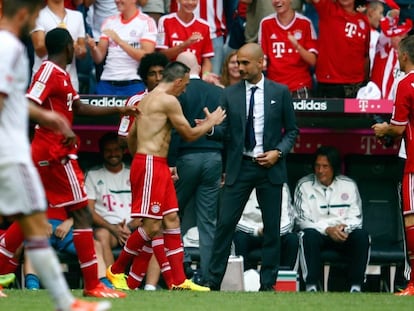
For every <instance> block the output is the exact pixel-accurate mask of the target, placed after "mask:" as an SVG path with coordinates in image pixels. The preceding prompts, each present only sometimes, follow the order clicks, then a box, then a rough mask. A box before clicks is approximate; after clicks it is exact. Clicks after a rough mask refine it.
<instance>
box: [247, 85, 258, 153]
mask: <svg viewBox="0 0 414 311" xmlns="http://www.w3.org/2000/svg"><path fill="white" fill-rule="evenodd" d="M256 90H257V86H252V87H251V88H250V93H251V94H250V104H249V114H248V115H247V122H246V135H245V138H244V147H245V148H246V150H247V151H252V150H253V149H254V147H255V146H256V138H255V136H254V124H253V108H254V92H256Z"/></svg>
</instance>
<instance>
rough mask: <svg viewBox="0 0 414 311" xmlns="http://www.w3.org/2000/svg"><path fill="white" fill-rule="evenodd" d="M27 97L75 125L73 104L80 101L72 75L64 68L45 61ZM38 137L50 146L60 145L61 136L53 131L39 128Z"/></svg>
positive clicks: (35, 76) (34, 78)
mask: <svg viewBox="0 0 414 311" xmlns="http://www.w3.org/2000/svg"><path fill="white" fill-rule="evenodd" d="M26 97H27V98H29V99H31V100H33V101H34V102H36V103H38V104H39V105H41V106H42V107H43V108H45V109H49V110H53V111H56V112H58V113H60V114H62V115H63V116H65V117H66V119H68V121H69V122H70V123H71V124H72V123H73V111H72V104H73V101H74V100H77V99H79V94H78V93H77V92H76V91H75V89H74V88H73V86H72V83H71V81H70V75H69V74H68V73H67V72H66V71H65V70H64V69H62V68H60V67H59V66H57V65H56V64H54V63H53V62H50V61H44V62H43V63H42V65H41V67H40V68H39V70H38V71H37V72H36V74H35V75H34V77H33V81H32V84H31V85H30V87H29V90H28V92H27V94H26ZM36 135H41V136H43V139H44V140H46V141H47V142H48V143H50V144H58V143H60V141H61V139H60V137H61V135H60V134H55V133H54V132H53V131H51V130H49V129H47V128H44V127H41V126H40V127H39V128H38V129H37V130H36Z"/></svg>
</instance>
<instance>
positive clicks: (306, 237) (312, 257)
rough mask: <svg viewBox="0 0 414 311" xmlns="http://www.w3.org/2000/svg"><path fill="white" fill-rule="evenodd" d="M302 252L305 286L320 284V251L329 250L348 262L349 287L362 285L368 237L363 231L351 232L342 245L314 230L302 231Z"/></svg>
mask: <svg viewBox="0 0 414 311" xmlns="http://www.w3.org/2000/svg"><path fill="white" fill-rule="evenodd" d="M303 233H304V234H303V236H302V243H303V245H302V251H303V256H304V260H305V262H304V268H303V270H304V271H302V272H303V276H304V279H305V282H306V284H307V285H318V284H320V282H321V268H322V261H321V251H323V250H326V249H330V250H335V251H338V252H340V253H341V254H342V255H343V256H344V258H345V259H346V260H347V261H348V263H349V264H348V275H347V278H348V282H349V285H360V286H362V284H363V283H364V278H365V269H366V266H367V264H368V254H369V245H370V244H369V243H370V242H369V235H368V232H367V231H366V230H364V229H356V230H354V231H352V232H351V233H350V234H349V236H348V239H347V240H346V241H345V242H344V243H338V242H335V241H333V240H332V239H331V238H330V237H329V236H327V235H323V234H321V233H320V232H319V231H317V230H315V229H304V230H303Z"/></svg>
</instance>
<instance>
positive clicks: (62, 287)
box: [25, 237, 74, 310]
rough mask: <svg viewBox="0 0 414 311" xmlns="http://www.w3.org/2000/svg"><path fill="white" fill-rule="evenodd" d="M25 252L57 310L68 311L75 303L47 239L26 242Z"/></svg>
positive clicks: (34, 239)
mask: <svg viewBox="0 0 414 311" xmlns="http://www.w3.org/2000/svg"><path fill="white" fill-rule="evenodd" d="M25 252H26V255H27V257H28V258H29V260H30V262H31V263H32V265H33V268H34V270H35V271H36V272H37V274H38V276H39V279H40V281H41V282H42V284H43V286H44V287H45V288H46V289H47V290H48V291H49V293H50V295H51V296H52V299H53V301H54V303H55V306H56V307H57V309H62V310H63V309H64V310H66V309H68V307H69V306H70V305H71V304H72V302H73V301H74V298H73V296H72V295H71V293H70V290H69V288H68V285H67V283H66V280H65V278H64V277H63V274H62V272H61V268H60V264H59V261H58V259H57V257H56V255H55V253H54V252H53V250H52V249H51V247H50V246H49V242H48V240H47V239H46V238H40V237H39V238H30V239H27V240H26V244H25Z"/></svg>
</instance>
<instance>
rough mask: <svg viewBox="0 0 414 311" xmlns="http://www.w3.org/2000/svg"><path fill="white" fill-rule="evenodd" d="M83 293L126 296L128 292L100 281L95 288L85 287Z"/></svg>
mask: <svg viewBox="0 0 414 311" xmlns="http://www.w3.org/2000/svg"><path fill="white" fill-rule="evenodd" d="M83 295H84V296H88V297H96V298H125V297H126V294H125V293H124V292H120V291H118V290H115V289H111V288H108V287H106V286H105V285H104V284H102V283H99V284H98V286H96V287H95V288H94V289H90V290H87V289H84V290H83Z"/></svg>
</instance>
